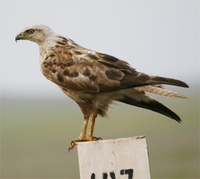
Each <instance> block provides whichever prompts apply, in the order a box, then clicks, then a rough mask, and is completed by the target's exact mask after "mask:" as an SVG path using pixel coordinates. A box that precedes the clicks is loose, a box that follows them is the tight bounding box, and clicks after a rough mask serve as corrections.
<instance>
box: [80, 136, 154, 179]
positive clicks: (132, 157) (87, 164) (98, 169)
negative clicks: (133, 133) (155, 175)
mask: <svg viewBox="0 0 200 179" xmlns="http://www.w3.org/2000/svg"><path fill="white" fill-rule="evenodd" d="M78 158H79V170H80V178H81V179H101V178H102V179H132V178H133V179H136V178H137V179H139V178H142V179H150V178H151V177H150V171H149V159H148V151H147V143H146V137H145V136H138V137H130V138H119V139H111V140H99V141H92V142H79V143H78Z"/></svg>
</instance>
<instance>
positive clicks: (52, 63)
mask: <svg viewBox="0 0 200 179" xmlns="http://www.w3.org/2000/svg"><path fill="white" fill-rule="evenodd" d="M15 40H16V41H17V40H30V41H33V42H36V43H37V44H38V45H39V48H40V57H39V60H40V65H41V71H42V73H43V75H44V76H45V77H46V78H47V79H48V80H50V81H52V82H54V83H55V84H57V85H58V87H59V88H60V89H61V90H62V91H63V92H64V93H65V94H66V95H67V96H69V97H70V98H72V99H73V100H74V101H75V102H76V103H77V104H78V105H79V107H80V109H81V111H82V113H83V116H84V122H83V127H82V131H81V133H80V135H79V137H78V138H76V139H74V140H72V142H71V146H70V148H69V149H72V148H73V147H74V146H75V144H76V142H81V141H93V140H98V139H100V138H96V137H93V130H94V124H95V119H96V117H97V115H100V116H102V117H105V116H106V113H107V110H108V107H109V104H111V103H112V101H119V102H123V103H126V104H129V105H133V106H138V107H141V108H145V109H149V110H152V111H155V112H158V113H161V114H163V115H165V116H167V117H169V118H172V119H174V120H176V121H177V122H179V123H180V122H181V119H180V118H179V116H178V115H177V114H175V113H174V112H173V111H171V110H170V109H168V108H167V107H165V106H164V105H163V104H161V103H160V102H158V101H156V100H155V99H153V98H152V97H150V96H147V95H146V94H145V92H150V93H154V94H159V95H163V96H168V97H175V98H187V96H185V95H183V94H179V93H177V92H173V91H170V90H167V89H164V87H163V85H162V84H166V85H175V86H180V87H189V86H188V85H187V84H186V83H184V82H183V81H180V80H176V79H171V78H165V77H159V76H152V75H147V74H145V73H141V72H137V71H136V70H135V69H134V68H132V67H131V66H130V65H129V64H128V63H127V62H125V61H123V60H120V59H118V58H115V57H113V56H111V55H107V54H104V53H99V52H95V51H93V50H90V49H87V48H84V47H82V46H80V45H78V44H77V43H75V42H74V41H73V40H71V39H69V38H67V37H64V36H62V35H59V34H57V33H55V32H53V31H52V30H51V29H50V28H49V27H47V26H46V25H43V24H40V23H38V24H34V25H31V26H28V27H26V28H24V29H23V30H22V31H21V32H20V33H18V35H17V36H16V38H15ZM88 121H90V125H89V130H88V135H87V136H86V129H87V125H88Z"/></svg>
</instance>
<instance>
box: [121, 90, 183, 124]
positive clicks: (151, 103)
mask: <svg viewBox="0 0 200 179" xmlns="http://www.w3.org/2000/svg"><path fill="white" fill-rule="evenodd" d="M141 97H142V98H141V99H140V100H138V99H139V98H138V97H137V98H133V97H131V96H127V95H124V96H123V98H121V99H118V101H120V102H123V103H126V104H130V105H133V106H137V107H141V108H145V109H149V110H152V111H155V112H158V113H160V114H163V115H165V116H167V117H170V118H172V119H174V120H176V121H177V122H179V123H181V119H180V117H179V116H178V115H177V114H175V113H174V112H173V111H171V110H170V109H169V108H167V107H166V106H164V105H163V104H161V103H160V102H158V101H156V100H154V99H153V98H151V97H149V96H145V95H144V94H143V96H141Z"/></svg>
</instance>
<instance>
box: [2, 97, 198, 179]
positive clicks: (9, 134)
mask: <svg viewBox="0 0 200 179" xmlns="http://www.w3.org/2000/svg"><path fill="white" fill-rule="evenodd" d="M190 96H191V99H189V100H182V99H171V98H170V99H169V98H162V97H159V98H158V97H157V99H159V100H160V101H162V102H163V103H164V104H166V105H167V106H169V107H170V108H171V109H172V110H174V111H175V112H176V113H177V114H179V115H180V117H181V118H182V120H183V122H182V124H181V125H180V124H178V123H177V122H175V121H173V120H171V119H169V118H167V117H165V116H162V115H160V114H156V113H154V112H150V111H148V110H143V109H139V108H136V107H131V106H128V105H124V104H120V103H117V104H116V105H112V106H111V109H110V110H109V113H108V116H109V118H108V119H107V118H100V117H98V119H97V122H96V126H95V132H94V135H95V136H97V137H99V136H101V137H102V138H103V139H110V138H120V137H131V136H137V135H146V136H147V142H148V149H149V160H150V170H151V177H152V178H199V103H198V94H197V93H193V94H191V95H190ZM82 122H83V119H82V114H81V111H80V109H79V108H78V106H77V105H76V104H75V103H74V102H72V101H71V100H65V101H55V100H40V101H39V100H12V99H10V100H8V99H7V100H5V99H4V100H3V101H2V103H1V178H79V169H78V157H77V149H76V147H75V148H74V149H73V150H72V151H71V152H70V153H69V152H68V147H69V145H70V142H71V139H73V138H76V137H78V135H79V133H80V131H81V128H82Z"/></svg>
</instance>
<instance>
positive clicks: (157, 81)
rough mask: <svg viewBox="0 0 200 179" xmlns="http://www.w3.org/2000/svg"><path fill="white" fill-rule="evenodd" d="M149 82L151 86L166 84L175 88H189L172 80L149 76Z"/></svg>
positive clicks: (181, 82) (183, 83) (178, 81)
mask: <svg viewBox="0 0 200 179" xmlns="http://www.w3.org/2000/svg"><path fill="white" fill-rule="evenodd" d="M151 81H152V83H153V84H168V85H175V86H181V87H185V88H189V86H188V85H187V84H186V83H185V82H183V81H180V80H176V79H172V78H165V77H159V76H151Z"/></svg>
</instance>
